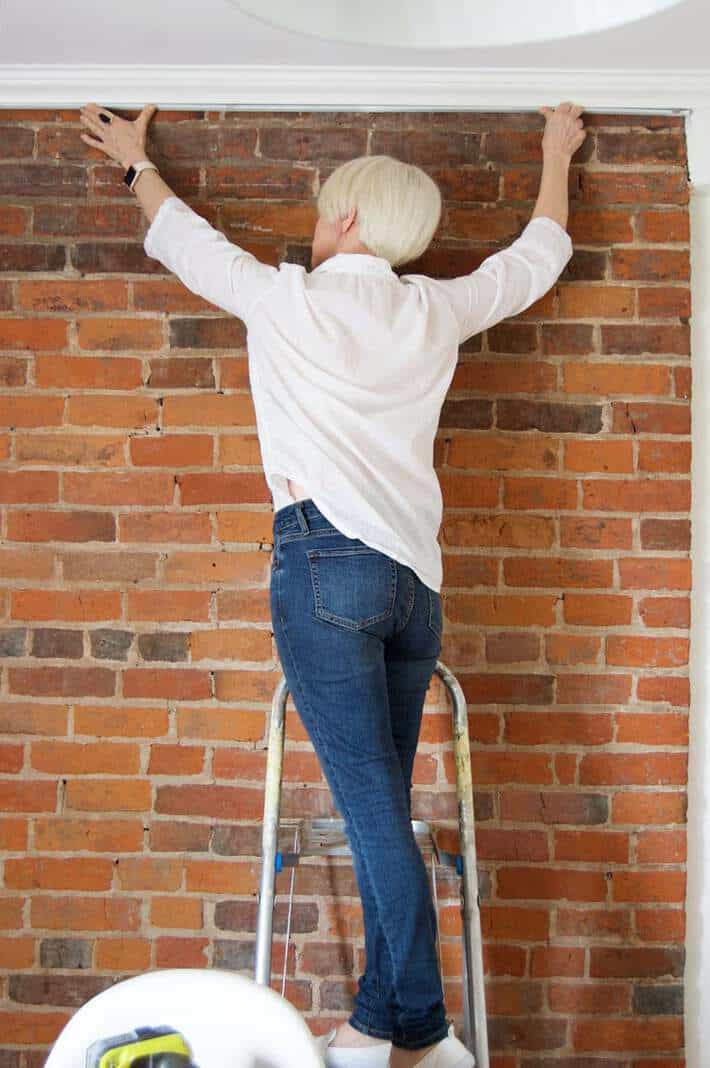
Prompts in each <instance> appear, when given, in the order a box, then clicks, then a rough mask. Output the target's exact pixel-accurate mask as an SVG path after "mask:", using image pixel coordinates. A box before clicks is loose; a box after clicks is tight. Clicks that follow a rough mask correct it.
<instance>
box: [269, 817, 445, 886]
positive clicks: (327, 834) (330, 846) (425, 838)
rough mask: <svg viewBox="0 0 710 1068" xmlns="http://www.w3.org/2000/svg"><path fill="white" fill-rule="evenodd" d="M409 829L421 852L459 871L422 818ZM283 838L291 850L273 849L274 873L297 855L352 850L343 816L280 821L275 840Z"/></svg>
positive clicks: (338, 853)
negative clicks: (289, 842) (291, 843)
mask: <svg viewBox="0 0 710 1068" xmlns="http://www.w3.org/2000/svg"><path fill="white" fill-rule="evenodd" d="M412 830H413V831H414V837H415V838H416V841H417V845H418V846H419V848H420V850H421V851H422V853H423V854H429V855H431V854H432V853H433V854H434V856H435V858H436V862H437V863H438V864H441V865H444V866H445V867H450V868H455V869H456V873H457V875H462V874H463V857H462V856H461V854H460V853H449V852H447V851H446V850H443V849H440V848H439V846H438V844H437V841H436V835H435V832H434V830H433V829H432V827H431V825H430V824H429V823H427V822H426V820H412ZM287 837H288V838H289V840H290V841H291V842H295V843H296V844H295V846H294V848H293V849H291V850H286V851H284V850H277V852H276V857H275V868H276V871H277V872H280V871H283V869H284V868H290V867H295V866H296V865H298V863H299V862H300V858H301V857H312V856H350V855H351V853H352V850H351V848H350V842H349V841H348V837H347V834H346V831H345V820H344V819H338V818H332V819H320V818H319V819H310V820H295V821H291V822H290V823H289V821H287V820H282V821H281V824H280V826H279V843H281V840H282V839H286V838H287Z"/></svg>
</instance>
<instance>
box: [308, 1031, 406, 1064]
mask: <svg viewBox="0 0 710 1068" xmlns="http://www.w3.org/2000/svg"><path fill="white" fill-rule="evenodd" d="M336 1034H337V1028H336V1027H333V1028H331V1030H330V1031H328V1033H327V1034H325V1035H318V1037H317V1038H316V1046H317V1048H318V1051H319V1052H320V1055H321V1056H322V1057H323V1060H324V1061H325V1068H387V1066H388V1064H389V1060H390V1050H391V1048H392V1043H391V1042H381V1043H380V1044H379V1045H377V1046H361V1047H359V1048H358V1047H353V1048H351V1047H349V1046H331V1045H330V1043H331V1042H332V1041H333V1039H334V1038H335V1036H336Z"/></svg>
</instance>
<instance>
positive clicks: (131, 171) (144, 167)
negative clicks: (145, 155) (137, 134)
mask: <svg viewBox="0 0 710 1068" xmlns="http://www.w3.org/2000/svg"><path fill="white" fill-rule="evenodd" d="M157 169H158V168H157V167H156V165H155V164H154V163H153V162H152V161H151V160H149V159H142V160H139V162H138V163H132V164H131V165H130V167H129V168H128V170H127V171H126V173H125V174H124V176H123V180H124V182H125V183H126V185H127V186H128V188H129V189H131V190H132V189H133V187H134V186H135V184H136V182H137V181H138V176H139V175H140V174H142V173H143V171H157Z"/></svg>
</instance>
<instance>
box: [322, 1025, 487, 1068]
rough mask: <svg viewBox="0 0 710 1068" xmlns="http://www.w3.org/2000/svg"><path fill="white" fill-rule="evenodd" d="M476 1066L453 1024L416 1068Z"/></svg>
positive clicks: (470, 1067) (473, 1058)
mask: <svg viewBox="0 0 710 1068" xmlns="http://www.w3.org/2000/svg"><path fill="white" fill-rule="evenodd" d="M326 1063H327V1062H326ZM475 1065H476V1058H475V1057H474V1055H473V1054H472V1053H471V1052H470V1050H467V1049H466V1047H465V1046H464V1044H463V1042H461V1040H460V1039H458V1038H457V1037H456V1035H455V1033H454V1025H453V1024H452V1023H451V1024H449V1033H448V1035H447V1036H446V1038H442V1040H441V1042H437V1044H436V1045H435V1046H434V1048H433V1049H430V1050H429V1052H428V1053H427V1055H426V1057H422V1059H421V1060H420V1061H418V1062H417V1066H416V1068H475Z"/></svg>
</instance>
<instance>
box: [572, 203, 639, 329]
mask: <svg viewBox="0 0 710 1068" xmlns="http://www.w3.org/2000/svg"><path fill="white" fill-rule="evenodd" d="M595 214H596V213H595ZM578 240H582V238H581V237H578ZM634 307H635V290H634V288H633V286H626V285H582V284H579V283H578V284H577V285H561V286H559V304H558V309H559V317H561V318H565V319H580V318H595V319H596V318H613V319H618V318H627V317H631V316H632V315H633V314H634Z"/></svg>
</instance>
